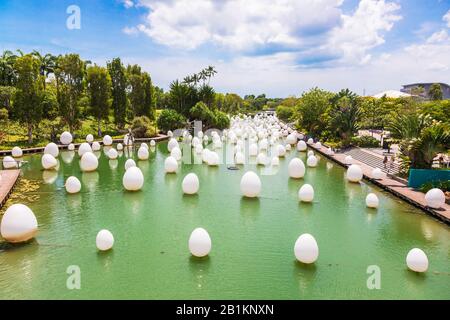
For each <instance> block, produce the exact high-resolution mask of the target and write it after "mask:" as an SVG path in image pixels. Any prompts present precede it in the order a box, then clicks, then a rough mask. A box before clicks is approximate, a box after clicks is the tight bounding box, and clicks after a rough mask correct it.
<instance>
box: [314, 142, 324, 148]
mask: <svg viewBox="0 0 450 320" xmlns="http://www.w3.org/2000/svg"><path fill="white" fill-rule="evenodd" d="M314 146H315V147H316V148H317V149H320V148H322V143H320V141H317V142H316V144H315V145H314Z"/></svg>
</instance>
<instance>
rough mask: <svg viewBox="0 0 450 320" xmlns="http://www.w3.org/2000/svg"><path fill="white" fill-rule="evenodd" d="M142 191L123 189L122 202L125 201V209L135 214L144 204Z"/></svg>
mask: <svg viewBox="0 0 450 320" xmlns="http://www.w3.org/2000/svg"><path fill="white" fill-rule="evenodd" d="M144 199H145V196H144V192H143V191H142V190H140V191H123V202H124V203H126V207H127V210H128V211H129V212H131V213H132V214H134V215H136V214H138V213H139V211H140V210H141V207H142V205H143V204H144Z"/></svg>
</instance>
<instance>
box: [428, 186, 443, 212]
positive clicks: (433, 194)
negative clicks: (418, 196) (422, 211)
mask: <svg viewBox="0 0 450 320" xmlns="http://www.w3.org/2000/svg"><path fill="white" fill-rule="evenodd" d="M425 202H426V204H427V206H428V207H430V208H433V209H439V208H441V207H443V206H444V205H445V194H444V192H443V191H442V190H441V189H438V188H433V189H431V190H429V191H428V192H427V193H426V194H425Z"/></svg>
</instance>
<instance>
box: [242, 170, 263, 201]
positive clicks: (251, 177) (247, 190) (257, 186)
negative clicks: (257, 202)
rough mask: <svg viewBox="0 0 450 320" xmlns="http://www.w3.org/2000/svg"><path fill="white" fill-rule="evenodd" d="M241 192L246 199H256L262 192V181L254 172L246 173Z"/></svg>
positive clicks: (243, 177)
mask: <svg viewBox="0 0 450 320" xmlns="http://www.w3.org/2000/svg"><path fill="white" fill-rule="evenodd" d="M241 192H242V194H243V195H244V196H245V197H248V198H254V197H257V196H258V195H259V193H260V192H261V179H260V178H259V177H258V175H257V174H256V173H254V172H253V171H248V172H246V173H245V174H244V175H243V176H242V179H241Z"/></svg>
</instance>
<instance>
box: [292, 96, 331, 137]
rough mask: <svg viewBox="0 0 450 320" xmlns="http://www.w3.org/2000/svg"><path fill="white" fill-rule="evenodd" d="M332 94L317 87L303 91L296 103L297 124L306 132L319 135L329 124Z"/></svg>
mask: <svg viewBox="0 0 450 320" xmlns="http://www.w3.org/2000/svg"><path fill="white" fill-rule="evenodd" d="M332 97H333V94H332V93H331V92H328V91H324V90H321V89H319V88H313V89H311V90H309V91H308V92H304V93H303V94H302V96H301V98H300V102H299V105H298V112H299V116H298V118H299V119H298V124H299V126H300V127H301V128H302V129H304V130H305V131H306V133H308V134H310V135H312V136H315V137H319V136H321V134H322V132H323V131H324V130H326V128H327V127H328V126H329V122H330V116H329V112H330V109H331V103H330V100H331V98H332Z"/></svg>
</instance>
